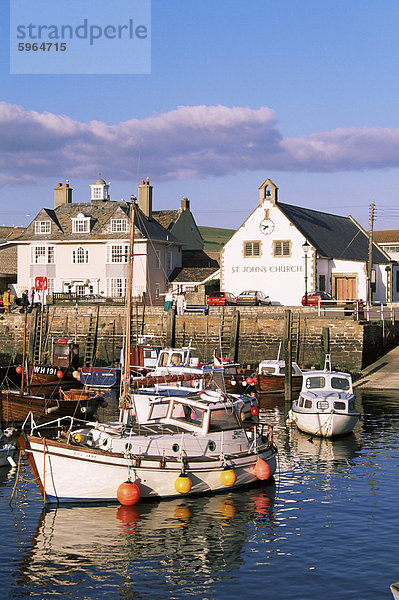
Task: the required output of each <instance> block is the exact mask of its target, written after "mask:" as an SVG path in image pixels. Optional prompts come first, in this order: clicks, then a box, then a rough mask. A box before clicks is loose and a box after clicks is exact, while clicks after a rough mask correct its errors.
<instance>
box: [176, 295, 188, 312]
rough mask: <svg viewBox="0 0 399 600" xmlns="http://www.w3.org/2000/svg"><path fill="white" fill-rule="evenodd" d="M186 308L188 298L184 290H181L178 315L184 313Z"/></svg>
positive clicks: (178, 297)
mask: <svg viewBox="0 0 399 600" xmlns="http://www.w3.org/2000/svg"><path fill="white" fill-rule="evenodd" d="M185 308H186V298H185V295H184V292H180V294H179V295H178V296H177V300H176V309H177V314H178V315H184V309H185Z"/></svg>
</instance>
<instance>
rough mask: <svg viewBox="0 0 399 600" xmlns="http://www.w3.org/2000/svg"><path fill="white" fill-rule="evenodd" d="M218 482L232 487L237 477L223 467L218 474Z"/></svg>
mask: <svg viewBox="0 0 399 600" xmlns="http://www.w3.org/2000/svg"><path fill="white" fill-rule="evenodd" d="M220 480H221V482H222V483H223V485H227V486H229V485H234V484H235V482H236V481H237V475H236V474H235V471H234V470H233V469H232V468H231V467H225V468H224V469H223V471H222V472H221V473H220Z"/></svg>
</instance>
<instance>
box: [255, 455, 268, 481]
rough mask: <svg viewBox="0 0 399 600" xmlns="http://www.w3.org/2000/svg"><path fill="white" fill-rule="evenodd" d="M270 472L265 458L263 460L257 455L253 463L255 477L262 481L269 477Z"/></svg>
mask: <svg viewBox="0 0 399 600" xmlns="http://www.w3.org/2000/svg"><path fill="white" fill-rule="evenodd" d="M271 474H272V472H271V470H270V467H269V465H268V464H267V462H266V461H265V460H263V458H261V457H260V456H258V460H257V461H256V465H255V475H256V477H257V478H258V479H261V480H262V481H264V480H265V479H269V477H270V475H271Z"/></svg>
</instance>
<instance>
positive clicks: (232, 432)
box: [19, 391, 277, 504]
mask: <svg viewBox="0 0 399 600" xmlns="http://www.w3.org/2000/svg"><path fill="white" fill-rule="evenodd" d="M129 400H130V401H129V402H128V403H126V402H125V405H124V406H123V407H122V409H121V418H120V420H119V422H117V423H84V424H78V423H77V422H76V421H75V420H74V419H73V418H69V419H59V420H58V421H57V422H54V425H56V424H57V425H58V429H57V431H56V434H57V435H56V436H54V438H53V437H49V433H48V424H47V429H46V430H45V429H43V427H40V426H38V427H36V426H34V425H33V427H32V429H31V431H30V433H29V434H26V433H25V434H24V433H23V434H22V436H21V437H20V438H19V445H20V447H22V448H24V449H25V451H26V452H27V455H28V461H29V464H30V467H31V469H32V472H33V473H34V476H35V480H36V482H37V483H38V486H39V488H40V490H41V492H42V493H43V495H44V499H45V502H46V503H48V504H52V503H59V502H61V503H64V502H98V501H106V502H112V501H116V500H117V499H119V501H120V502H121V503H124V501H123V500H121V499H120V497H119V496H120V486H121V484H122V487H123V486H126V485H127V486H128V487H131V486H132V485H134V489H135V494H136V496H137V499H138V497H140V498H169V497H173V496H179V495H182V494H189V495H191V494H204V493H210V492H217V491H220V490H223V489H224V490H225V489H226V488H231V489H234V488H237V487H240V486H245V485H248V484H250V483H252V482H255V481H256V480H258V479H271V478H272V476H273V474H274V472H275V469H276V456H277V448H276V446H275V445H274V443H273V436H272V428H271V427H268V426H266V425H265V424H261V423H259V422H258V417H257V414H258V409H257V404H256V400H255V398H253V397H250V396H242V397H240V398H236V397H230V396H227V395H226V394H222V393H220V392H211V391H203V392H199V393H193V394H190V395H185V396H164V395H156V394H153V393H149V394H143V393H141V394H131V395H130V397H129ZM249 407H251V408H250V409H249V410H248V408H249ZM62 429H64V431H66V432H67V433H66V435H64V436H62V434H61V430H62ZM118 490H119V491H118ZM127 503H129V504H132V503H133V502H127Z"/></svg>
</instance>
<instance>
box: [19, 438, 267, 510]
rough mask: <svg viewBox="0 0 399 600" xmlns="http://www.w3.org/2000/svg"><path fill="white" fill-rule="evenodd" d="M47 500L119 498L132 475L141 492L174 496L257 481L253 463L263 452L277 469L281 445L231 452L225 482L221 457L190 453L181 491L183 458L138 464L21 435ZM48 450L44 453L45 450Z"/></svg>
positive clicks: (144, 495)
mask: <svg viewBox="0 0 399 600" xmlns="http://www.w3.org/2000/svg"><path fill="white" fill-rule="evenodd" d="M19 445H20V447H23V448H24V449H25V450H27V454H28V460H29V464H30V467H31V469H32V472H33V473H34V475H35V479H36V481H37V483H38V485H39V489H40V490H41V492H42V493H43V495H44V496H45V502H46V503H47V504H53V503H76V502H85V503H86V502H116V501H117V490H118V487H119V485H120V484H121V483H123V482H125V481H126V480H127V479H128V478H129V476H130V478H131V481H134V482H135V483H136V484H137V485H138V487H139V490H140V498H144V499H147V498H148V499H149V498H172V497H175V496H181V495H194V494H209V493H211V492H213V493H214V492H218V491H222V490H224V491H226V489H234V488H237V487H242V486H245V485H249V484H251V483H254V482H255V481H258V478H257V476H256V474H255V465H256V461H257V459H258V456H260V457H261V458H262V459H263V460H264V461H265V462H267V464H268V465H269V468H270V479H271V478H272V476H273V474H274V473H275V471H276V456H277V449H276V448H275V447H274V446H269V447H267V449H265V450H263V451H261V452H260V453H259V455H258V454H256V453H250V454H249V453H246V452H242V453H241V454H239V455H237V456H235V457H234V458H233V459H232V458H231V457H229V466H231V467H232V468H233V469H234V472H235V474H236V477H237V479H236V481H235V483H234V484H233V485H231V486H229V487H226V486H225V485H223V483H222V480H221V473H222V472H223V469H224V461H223V460H221V459H220V457H218V458H209V457H196V458H194V459H188V463H187V465H186V468H185V472H186V474H187V475H188V477H189V478H190V480H191V482H192V487H191V490H190V492H188V493H187V494H179V492H177V491H176V488H175V482H176V479H177V478H178V477H179V475H180V474H181V469H182V466H181V462H180V461H179V460H176V459H174V460H173V459H166V460H162V457H160V456H158V457H145V458H142V459H141V460H140V463H139V464H138V465H136V466H134V465H133V463H134V461H133V459H132V458H131V457H127V456H124V455H123V454H115V453H110V452H104V451H102V450H97V449H94V448H85V447H77V446H74V445H71V444H63V443H62V442H57V441H54V440H45V441H44V440H43V439H42V438H37V437H35V436H27V438H26V440H25V438H22V437H21V438H20V439H19ZM43 455H44V456H43Z"/></svg>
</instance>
